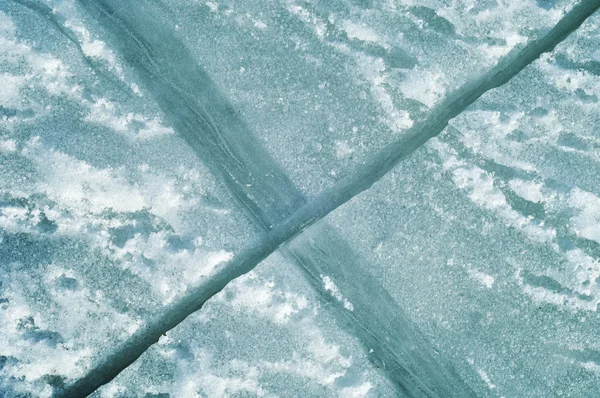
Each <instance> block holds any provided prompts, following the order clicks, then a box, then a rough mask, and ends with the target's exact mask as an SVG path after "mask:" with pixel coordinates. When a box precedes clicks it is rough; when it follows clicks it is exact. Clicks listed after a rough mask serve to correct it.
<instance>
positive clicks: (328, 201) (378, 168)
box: [56, 0, 600, 397]
mask: <svg viewBox="0 0 600 398" xmlns="http://www.w3.org/2000/svg"><path fill="white" fill-rule="evenodd" d="M85 3H87V4H92V3H91V2H87V1H86V2H85ZM92 5H93V6H97V5H95V4H92ZM599 7H600V0H582V1H581V2H579V3H578V4H577V5H575V6H574V7H573V8H572V10H571V11H570V12H568V13H567V14H566V15H565V16H564V17H563V18H562V19H561V20H560V21H559V22H558V24H557V25H556V26H555V27H554V28H553V29H552V30H551V31H550V32H549V33H548V34H547V35H545V36H544V37H542V38H540V39H538V40H535V41H532V42H531V43H529V44H528V45H527V46H525V47H524V48H522V49H516V50H513V51H512V52H511V53H509V54H508V55H507V56H506V57H504V58H503V59H501V60H500V62H499V63H498V64H497V65H496V66H495V67H494V68H492V69H491V70H490V71H488V72H487V73H485V74H483V75H482V76H481V77H479V78H477V79H474V80H472V81H471V82H469V83H467V84H466V85H464V86H463V87H461V88H460V89H458V90H457V91H455V92H454V93H451V94H450V95H449V96H448V97H447V98H446V99H445V100H444V101H442V102H441V103H440V104H439V105H438V106H436V107H435V108H433V109H432V110H431V112H430V114H429V117H427V118H426V119H425V120H424V121H422V122H419V123H417V124H415V125H414V126H413V127H412V128H411V129H409V130H408V131H406V133H405V134H404V135H403V137H402V138H401V139H400V140H398V141H397V142H395V143H393V144H391V145H389V146H388V147H386V148H385V149H384V150H382V151H381V152H379V153H378V154H377V155H376V156H374V157H373V158H372V159H371V160H370V161H369V162H367V163H366V164H364V165H363V166H362V167H361V168H360V169H358V170H356V171H355V172H354V173H352V174H351V175H349V176H348V177H346V178H344V179H342V180H340V181H338V182H337V183H336V184H334V185H333V186H332V187H331V188H329V189H327V190H325V191H324V192H323V193H322V194H321V195H320V196H318V197H317V198H316V199H315V200H314V201H312V202H310V203H306V204H304V205H303V206H302V207H300V208H299V209H298V210H297V211H295V212H294V213H293V214H291V215H290V216H289V217H288V218H287V219H285V221H283V222H281V223H280V224H278V225H277V226H276V227H275V228H273V229H272V230H271V232H269V233H268V234H267V235H266V236H265V237H264V238H263V239H261V240H260V241H259V242H257V243H256V244H254V245H252V246H250V247H248V248H247V249H246V250H244V251H243V252H242V253H240V254H239V255H238V256H237V257H235V258H234V259H233V260H232V261H230V262H229V263H227V264H225V265H223V266H222V267H220V268H219V270H218V271H217V272H215V273H214V275H213V276H211V277H210V278H207V279H206V280H204V281H202V282H201V283H200V284H199V285H197V286H196V287H194V288H192V289H190V290H189V291H188V293H187V294H186V296H185V297H183V298H182V299H180V300H179V301H177V302H176V303H174V304H173V305H171V306H169V307H168V308H166V309H165V311H164V312H163V314H161V315H158V316H157V317H156V318H155V319H153V320H151V321H149V322H148V323H147V324H146V325H145V326H144V327H142V328H141V329H140V330H138V331H137V332H136V333H135V334H133V335H132V336H131V337H130V338H129V339H128V340H127V341H125V342H124V343H123V344H122V345H121V346H120V347H118V349H117V350H115V352H114V353H112V354H111V355H109V356H107V357H106V358H104V359H103V360H102V361H101V362H100V363H98V364H97V365H96V366H95V367H93V368H92V369H89V370H88V371H87V373H86V375H84V377H82V378H81V379H78V380H76V381H75V382H74V383H72V384H70V385H68V386H67V387H66V388H65V389H64V390H63V391H62V392H58V393H57V394H56V395H57V396H65V397H67V396H68V397H73V396H75V397H78V396H84V395H87V394H90V393H91V392H93V391H95V390H96V389H97V388H98V387H100V386H101V385H103V384H106V383H107V382H109V381H110V380H112V379H113V378H114V377H115V376H116V375H118V374H119V373H120V372H121V371H122V370H123V369H125V368H126V367H127V366H129V365H130V364H131V363H133V362H134V361H135V360H136V359H137V358H138V357H139V356H140V355H141V354H142V353H143V352H144V351H145V350H146V349H147V348H148V347H150V346H151V345H152V344H154V343H155V342H156V341H158V339H159V338H160V336H161V335H162V334H164V333H165V332H167V331H168V330H170V329H172V328H173V327H175V326H176V325H177V324H179V323H180V322H181V321H183V320H184V319H185V318H186V317H187V316H189V315H190V314H191V313H193V312H194V311H196V310H198V309H199V308H201V307H202V305H203V304H204V303H205V302H206V300H208V299H209V298H210V297H212V296H213V295H215V294H216V293H218V292H219V291H221V290H222V289H223V288H224V287H225V286H226V285H227V284H228V283H229V282H230V281H231V280H233V279H235V278H237V277H238V276H240V275H243V274H245V273H247V272H249V271H251V270H252V269H253V268H254V267H255V266H256V265H257V264H258V263H260V262H261V261H262V260H263V259H264V258H266V257H267V256H269V255H270V254H271V253H272V252H273V251H275V250H277V249H278V248H279V247H280V246H281V245H282V244H284V243H286V242H288V241H290V240H292V239H293V238H294V237H296V236H297V235H298V234H300V233H301V232H302V231H304V230H305V229H306V228H308V227H309V226H311V225H312V224H314V223H315V222H317V221H318V220H320V219H321V218H323V217H325V216H326V215H327V214H329V213H330V212H331V211H333V210H335V209H336V208H337V207H339V206H341V205H342V204H344V203H345V202H347V201H348V200H350V199H351V198H352V197H354V196H356V195H357V194H359V193H361V192H362V191H364V190H366V189H368V188H369V187H371V186H372V185H373V183H375V182H376V181H377V180H379V179H380V178H381V177H382V176H383V175H385V174H386V173H387V172H388V171H389V170H391V169H392V168H393V167H394V165H396V164H397V163H398V162H399V161H401V160H402V159H404V158H406V157H407V156H408V155H410V154H411V153H412V152H413V151H415V150H416V149H418V148H419V147H421V146H422V145H423V144H424V143H425V142H427V140H429V139H430V138H432V137H434V136H436V135H437V134H439V133H440V132H441V131H442V130H443V129H444V128H445V127H446V125H447V123H448V121H449V120H451V119H452V118H453V117H455V116H457V115H458V114H460V113H461V112H463V111H464V110H465V109H466V108H467V107H468V106H469V105H470V104H472V103H473V102H474V101H475V100H477V99H478V98H479V97H480V96H481V95H483V94H484V93H485V92H487V91H488V90H491V89H493V88H495V87H498V86H501V85H503V84H505V83H506V82H507V81H509V80H510V79H511V78H512V77H514V76H515V75H516V74H517V73H519V72H520V71H521V70H522V69H523V68H525V67H526V66H527V65H529V64H530V63H531V62H533V61H534V60H535V59H537V58H538V57H539V56H540V55H541V54H542V53H544V52H548V51H551V50H552V49H553V48H554V47H555V46H556V45H557V44H558V43H560V42H561V41H562V40H564V39H565V38H566V37H567V36H568V34H569V33H571V32H572V31H574V30H575V29H577V28H578V27H579V26H580V25H581V24H582V23H583V22H584V21H585V19H586V18H587V17H589V16H590V15H591V14H592V13H593V12H594V11H596V10H597V9H598V8H599ZM107 9H109V8H107ZM103 12H105V13H106V12H107V11H106V9H105V10H103ZM108 14H110V12H108ZM147 67H148V68H149V69H148V71H149V72H150V73H151V74H152V72H155V73H156V70H154V71H153V70H152V68H153V67H152V65H147ZM156 80H157V81H160V79H156ZM204 114H205V115H206V114H210V112H208V113H204ZM199 116H200V117H202V116H201V115H199ZM184 123H185V122H184ZM205 123H206V124H207V126H205V127H207V128H214V124H213V122H212V121H210V120H205ZM211 125H212V126H211ZM195 128H198V127H197V126H196V127H195ZM217 145H225V146H224V150H226V151H228V149H227V145H228V144H224V143H223V142H218V143H217ZM240 167H244V163H243V162H242V161H240ZM224 177H225V178H233V179H234V176H233V175H231V174H230V175H228V176H224ZM280 177H281V178H285V176H283V175H282V176H280ZM230 189H231V187H230ZM233 193H234V195H235V196H237V197H238V200H241V199H240V197H242V196H243V195H245V194H244V193H243V192H242V191H238V192H233ZM283 199H287V200H289V198H283ZM289 208H290V207H286V208H285V209H289ZM260 211H261V209H259V208H255V209H254V212H255V216H256V217H257V218H259V217H258V216H257V215H256V214H257V212H260ZM263 222H264V220H263ZM267 228H268V226H267ZM422 393H423V394H427V389H424V390H423V391H422Z"/></svg>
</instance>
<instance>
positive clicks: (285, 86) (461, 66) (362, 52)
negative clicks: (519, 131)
mask: <svg viewBox="0 0 600 398" xmlns="http://www.w3.org/2000/svg"><path fill="white" fill-rule="evenodd" d="M540 3H544V4H546V3H547V2H540ZM168 4H169V7H168V9H169V11H171V12H172V14H170V15H169V20H170V21H171V23H174V24H175V25H176V26H175V29H176V31H177V33H178V35H179V36H180V37H182V38H183V39H184V40H185V42H186V43H187V45H188V47H189V48H190V50H191V51H193V53H194V54H195V55H196V57H197V59H198V61H199V62H200V63H201V64H202V65H203V66H204V67H205V68H206V70H207V71H208V72H209V74H210V76H211V77H212V78H213V79H214V80H215V81H216V82H217V83H218V84H219V86H220V87H221V89H222V90H223V91H224V93H225V94H226V95H227V98H228V99H229V100H230V101H231V102H232V104H234V106H235V107H236V109H239V111H240V112H241V114H242V115H243V117H244V119H245V120H246V121H247V122H248V124H249V126H250V129H251V130H252V131H253V132H254V133H255V134H256V135H257V136H258V137H259V138H261V139H262V140H263V142H264V145H265V147H266V148H267V149H268V150H269V151H270V152H271V154H272V155H273V156H274V157H275V158H276V159H277V161H278V162H279V164H280V165H282V166H283V167H284V169H285V170H286V172H287V173H288V174H289V175H290V176H292V177H293V180H294V181H295V182H296V183H297V185H298V186H299V187H300V188H301V189H302V190H303V191H304V192H306V193H307V194H309V195H315V194H316V193H318V192H320V191H321V190H322V189H323V187H325V186H329V185H331V183H332V182H334V181H336V180H338V179H339V178H340V177H341V176H343V175H345V174H346V173H347V172H348V170H349V169H350V168H351V167H352V166H354V165H357V164H360V162H361V161H364V160H365V159H367V158H368V157H369V155H370V154H373V153H375V152H376V150H377V149H379V148H381V147H382V146H383V145H384V144H386V143H389V142H391V141H392V140H394V139H397V138H398V136H399V134H401V132H402V131H403V130H404V129H406V128H408V127H410V126H411V125H412V124H413V123H414V121H415V120H417V119H419V118H420V117H422V116H423V114H424V112H426V109H427V107H430V106H432V105H433V104H435V103H436V102H437V101H438V100H439V99H440V98H441V97H442V96H443V95H444V94H445V93H446V92H447V91H448V90H450V89H452V88H456V87H458V86H460V85H461V84H463V83H465V82H466V81H467V80H468V79H469V78H472V77H473V75H476V74H479V73H480V72H481V71H482V70H484V69H485V68H488V67H490V66H491V65H493V63H494V61H495V60H497V59H498V58H499V57H500V56H501V55H504V54H506V53H507V52H508V50H510V49H511V48H512V47H514V46H515V45H517V44H520V43H524V42H526V41H527V39H528V38H529V37H537V36H539V35H540V34H542V33H545V32H546V31H547V30H548V29H549V28H550V27H552V26H553V25H554V24H555V23H556V21H557V20H558V18H559V17H560V16H561V15H562V12H563V10H564V9H566V8H569V7H570V3H568V2H552V6H548V7H540V6H539V5H537V4H536V3H535V2H533V1H510V2H496V1H490V2H480V1H474V2H465V1H456V2H451V5H449V2H446V1H428V2H411V1H407V2H404V1H402V2H399V1H375V0H374V1H350V0H348V1H339V0H334V1H282V2H271V3H269V5H265V4H263V3H260V2H259V3H256V2H238V1H220V2H206V3H205V2H197V1H176V2H175V1H174V2H169V3H168Z"/></svg>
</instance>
